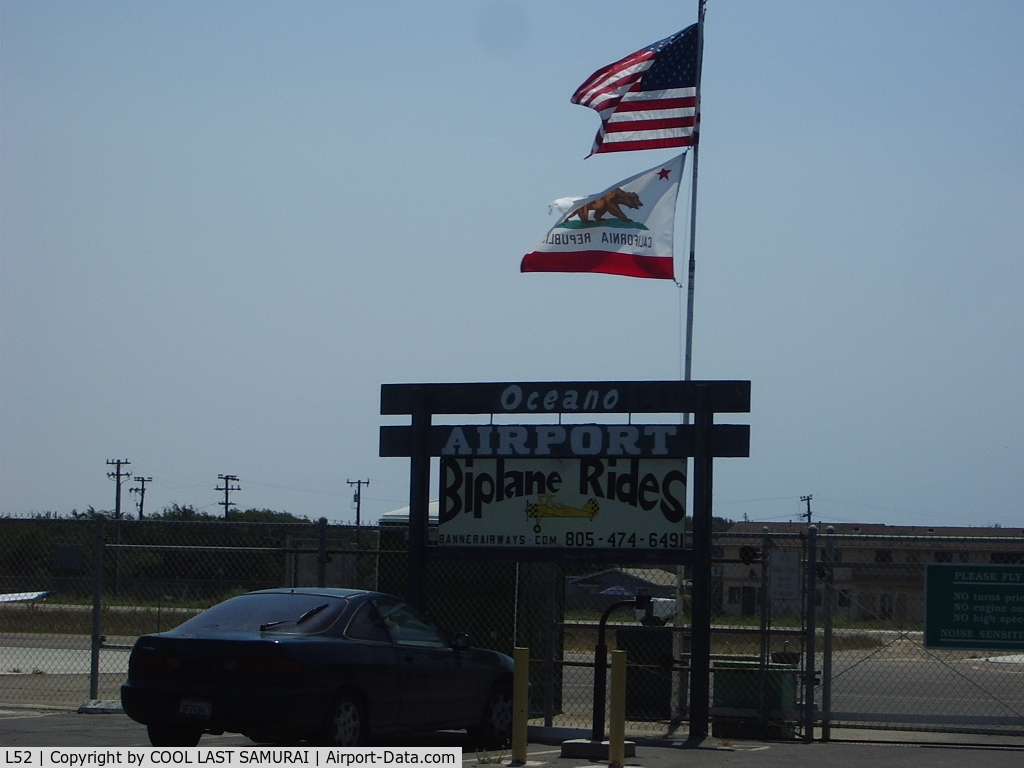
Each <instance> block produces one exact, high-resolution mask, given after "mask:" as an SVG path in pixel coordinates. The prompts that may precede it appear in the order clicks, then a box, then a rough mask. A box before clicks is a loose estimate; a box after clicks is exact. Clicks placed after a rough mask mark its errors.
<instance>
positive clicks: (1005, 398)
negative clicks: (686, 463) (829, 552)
mask: <svg viewBox="0 0 1024 768" xmlns="http://www.w3.org/2000/svg"><path fill="white" fill-rule="evenodd" d="M626 8H627V6H625V5H623V4H622V3H621V2H609V1H606V0H592V1H591V2H589V3H588V4H587V7H586V12H585V13H581V12H580V7H579V6H578V4H573V3H540V2H528V1H527V0H522V1H520V2H514V1H513V0H508V1H505V2H490V1H488V0H478V1H476V2H471V1H470V0H464V1H456V0H452V1H450V2H449V1H443V2H442V1H437V2H432V3H414V2H398V3H375V2H356V1H354V0H353V1H352V2H298V3H283V2H227V1H221V2H214V3H207V2H166V3H139V2H88V3H86V2H47V1H46V0H33V1H32V2H18V1H12V0H2V2H0V43H2V45H0V514H3V515H25V514H30V513H34V512H44V511H47V510H52V511H57V512H61V513H65V514H66V513H68V512H70V511H71V510H72V509H73V508H77V509H83V508H85V507H86V506H89V505H92V506H95V507H97V508H99V509H109V508H111V507H112V506H113V497H114V484H113V482H112V481H111V480H109V479H108V478H107V477H106V472H107V470H108V469H109V468H108V467H107V466H106V464H105V462H106V460H107V459H117V458H120V459H124V458H127V459H129V460H130V461H131V462H132V465H131V467H130V469H131V470H132V471H133V472H135V473H136V474H138V475H142V476H147V477H149V476H151V477H152V478H153V481H152V483H150V484H149V485H148V487H147V496H146V507H147V511H150V512H153V511H158V510H159V509H161V508H162V507H163V506H166V505H168V504H171V503H180V504H192V505H194V506H196V507H199V508H204V509H207V510H208V511H211V512H216V511H218V510H219V507H218V506H217V502H218V501H219V500H220V499H221V495H220V494H218V493H217V492H216V491H215V490H214V487H215V486H216V485H217V484H218V480H217V476H218V474H233V475H237V476H238V477H239V478H240V480H239V485H240V486H241V489H242V490H241V491H239V492H237V493H236V494H234V495H233V499H234V501H235V502H236V503H237V504H238V505H239V506H241V507H243V508H248V507H267V508H271V509H276V510H283V511H288V512H292V513H294V514H297V515H304V516H307V517H311V518H317V517H321V516H324V517H327V518H329V519H331V520H339V521H348V520H352V519H354V515H355V513H354V510H353V508H352V504H351V489H350V487H349V486H348V485H347V483H346V481H347V480H355V479H367V478H369V479H370V481H371V484H370V486H369V487H368V488H366V489H364V491H363V516H364V519H375V518H376V517H378V516H379V515H380V514H382V513H384V512H386V511H389V510H391V509H394V508H396V507H401V506H404V505H405V504H406V503H407V502H408V480H407V473H408V462H407V461H405V460H401V459H381V458H378V457H377V437H378V435H377V431H378V428H379V427H380V426H381V425H382V424H386V423H400V420H396V419H394V418H393V417H386V418H385V417H382V416H380V415H379V395H380V385H381V384H383V383H395V382H417V381H425V382H431V381H452V382H455V381H534V380H539V381H557V380H617V379H625V380H631V379H636V380H645V379H671V378H677V377H678V376H679V375H680V370H681V362H680V354H681V352H680V348H681V340H680V337H681V317H682V307H683V299H684V296H683V295H682V293H681V292H680V290H679V289H678V288H677V287H676V286H674V285H672V284H671V283H669V282H668V281H645V280H635V279H630V278H619V277H610V276H604V275H552V274H529V275H521V274H519V272H518V265H519V260H520V258H521V256H522V255H523V254H524V253H525V252H526V251H528V250H529V249H531V248H532V247H533V246H534V245H535V244H536V243H537V242H538V241H539V240H540V239H541V238H542V237H543V236H544V234H545V232H546V231H547V229H548V228H549V227H550V226H551V224H552V223H553V221H552V219H551V218H550V217H549V216H548V214H547V205H548V203H549V202H551V201H552V200H554V199H555V198H559V197H564V196H568V195H587V194H592V193H595V192H598V191H600V190H602V189H604V188H606V187H608V186H610V185H612V184H614V183H615V182H616V181H619V180H621V179H623V178H626V177H628V176H631V175H633V174H635V173H637V172H639V171H642V170H644V169H646V168H649V167H651V166H652V165H654V164H656V163H657V162H659V158H667V157H670V156H671V154H672V152H671V151H666V152H662V153H659V152H635V153H620V154H614V155H601V156H596V157H592V158H589V159H585V158H586V154H587V153H588V151H589V149H590V145H591V141H592V138H593V135H594V133H595V131H596V130H597V126H598V118H597V115H596V114H594V113H593V112H592V111H590V110H588V109H584V108H582V107H578V106H574V105H572V104H570V103H569V97H570V95H571V94H572V92H573V91H574V90H575V88H576V87H577V86H578V85H579V84H580V83H581V82H582V81H583V80H584V79H585V78H586V77H587V76H588V75H589V74H590V73H591V72H593V71H594V70H595V69H597V68H599V67H601V66H604V65H606V64H608V63H610V62H612V61H614V60H616V59H618V58H620V57H622V56H624V55H626V54H628V53H630V52H632V51H634V50H636V49H638V48H641V47H643V46H645V45H647V44H649V43H652V42H654V41H655V40H658V39H660V38H663V37H666V36H667V35H670V34H672V33H673V32H675V31H677V30H678V29H681V28H682V27H684V26H686V25H688V24H689V23H692V22H693V21H695V20H696V14H697V3H696V0H693V1H692V2H642V3H636V4H632V5H629V6H628V10H626ZM1022 40H1024V5H1021V4H1020V3H1017V2H1011V1H1010V0H1004V1H1003V2H995V1H993V2H978V3H963V2H952V1H949V2H947V1H945V0H938V1H936V0H930V1H929V2H925V1H924V0H920V1H910V0H905V1H903V2H900V1H899V0H897V1H896V2H859V3H822V2H818V1H814V2H811V1H807V2H798V1H795V0H794V1H793V2H780V3H772V4H767V3H755V2H729V3H725V2H719V1H718V0H711V2H710V3H709V8H708V12H707V26H706V35H705V54H704V79H703V92H702V143H701V150H700V179H699V189H698V212H697V218H696V225H697V229H696V231H697V282H696V302H695V328H694V348H693V376H694V378H701V379H749V380H751V382H752V391H753V412H752V413H751V414H750V416H749V419H746V420H745V421H747V422H748V423H750V425H751V457H750V458H749V459H730V460H722V461H720V462H718V465H717V466H716V475H715V511H716V514H719V515H722V516H725V517H731V518H733V519H743V517H744V516H747V517H748V518H749V519H751V520H766V521H769V520H788V519H795V518H797V517H798V516H799V515H800V513H801V512H802V510H803V508H804V505H803V504H801V503H800V501H799V498H800V496H803V495H808V494H812V495H813V496H814V499H813V502H812V509H813V511H814V515H815V518H816V519H822V520H826V521H833V522H886V523H891V524H905V525H922V526H933V525H989V524H993V523H998V524H1001V525H1003V526H1005V527H1010V528H1013V527H1016V528H1024V437H1022V435H1021V424H1022V423H1024V386H1022V383H1024V334H1022V329H1024V301H1022V300H1021V297H1022V295H1024V292H1022V288H1024V260H1022V258H1021V257H1022V250H1024V248H1022V244H1024V224H1022V220H1024V216H1022V212H1024V149H1022V146H1024V141H1022V139H1024V129H1022V125H1024V43H1022V42H1021V41H1022ZM688 210H689V191H688V190H687V191H685V192H683V193H681V195H680V203H679V213H678V216H677V232H676V235H677V239H676V255H677V274H679V275H680V277H681V276H682V269H683V267H684V265H685V257H686V236H685V235H686V232H687V228H688V226H689V217H688ZM732 420H734V421H740V420H741V419H736V418H734V419H732ZM133 486H134V483H130V484H129V485H126V486H125V487H126V488H127V487H133ZM133 500H134V497H131V496H126V497H125V504H129V503H131V502H132V501H133Z"/></svg>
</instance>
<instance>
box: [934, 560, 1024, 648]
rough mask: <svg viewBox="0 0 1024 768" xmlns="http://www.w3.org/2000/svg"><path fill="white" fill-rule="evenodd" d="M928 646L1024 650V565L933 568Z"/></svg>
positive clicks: (937, 566) (938, 566)
mask: <svg viewBox="0 0 1024 768" xmlns="http://www.w3.org/2000/svg"><path fill="white" fill-rule="evenodd" d="M924 645H925V647H926V648H977V649H982V650H998V651H1024V565H929V566H928V569H927V572H926V576H925V620H924Z"/></svg>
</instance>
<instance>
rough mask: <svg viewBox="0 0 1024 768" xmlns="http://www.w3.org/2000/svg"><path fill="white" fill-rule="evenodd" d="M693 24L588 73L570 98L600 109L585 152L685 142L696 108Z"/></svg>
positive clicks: (691, 133)
mask: <svg viewBox="0 0 1024 768" xmlns="http://www.w3.org/2000/svg"><path fill="white" fill-rule="evenodd" d="M697 34H698V27H697V25H696V24H694V25H693V26H690V27H687V28H686V29H684V30H683V31H681V32H677V33H676V34H674V35H672V36H671V37H666V38H665V39H664V40H659V41H658V42H656V43H654V44H653V45H649V46H647V47H646V48H643V49H641V50H639V51H637V52H636V53H632V54H630V55H629V56H627V57H626V58H624V59H622V60H620V61H617V62H615V63H614V64H609V65H608V66H607V67H604V68H602V69H599V70H598V71H597V72H595V73H594V74H592V75H591V76H590V77H589V78H588V79H587V81H586V82H585V83H583V85H581V86H580V87H579V88H577V89H576V93H574V94H573V95H572V103H573V104H580V105H582V106H584V107H590V108H591V109H594V110H596V111H597V112H598V114H600V115H601V130H600V131H598V132H597V138H595V139H594V148H593V149H592V150H591V152H590V154H592V155H593V154H596V153H598V152H628V151H630V150H634V149H662V148H664V147H689V146H693V143H694V140H695V139H694V123H695V121H696V113H697V70H698V59H697V49H698V39H697Z"/></svg>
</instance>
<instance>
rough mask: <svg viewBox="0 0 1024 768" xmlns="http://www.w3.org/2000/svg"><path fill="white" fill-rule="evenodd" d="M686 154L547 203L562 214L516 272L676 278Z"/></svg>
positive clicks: (524, 258)
mask: <svg viewBox="0 0 1024 768" xmlns="http://www.w3.org/2000/svg"><path fill="white" fill-rule="evenodd" d="M685 158H686V153H683V154H681V155H679V156H678V157H676V158H675V159H673V160H670V161H669V162H667V163H662V164H661V165H656V166H654V167H653V168H651V169H650V170H648V171H644V172H643V173H638V174H637V175H636V176H631V177H630V178H628V179H626V180H625V181H621V182H619V183H618V184H616V185H615V186H613V187H609V188H608V189H606V190H605V191H604V192H601V193H600V194H597V195H591V196H590V197H583V198H562V199H560V200H556V201H555V202H554V203H552V204H551V208H552V209H558V210H559V212H560V213H561V218H560V219H559V221H558V223H557V224H555V226H554V227H552V229H551V231H550V232H548V235H547V237H545V238H544V240H542V241H541V242H540V244H539V245H537V247H536V248H534V249H533V250H532V251H530V252H529V253H528V254H526V255H525V256H524V257H523V261H522V264H521V265H520V267H519V271H520V272H602V273H604V274H608V275H625V276H627V277H653V278H660V279H664V280H674V279H675V267H674V265H673V263H672V232H673V229H674V228H675V218H676V198H677V197H678V196H679V177H680V176H682V173H683V161H684V160H685Z"/></svg>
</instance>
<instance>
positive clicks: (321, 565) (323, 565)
mask: <svg viewBox="0 0 1024 768" xmlns="http://www.w3.org/2000/svg"><path fill="white" fill-rule="evenodd" d="M316 585H317V586H318V587H326V586H327V518H326V517H321V518H320V525H319V542H318V544H317V553H316Z"/></svg>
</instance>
